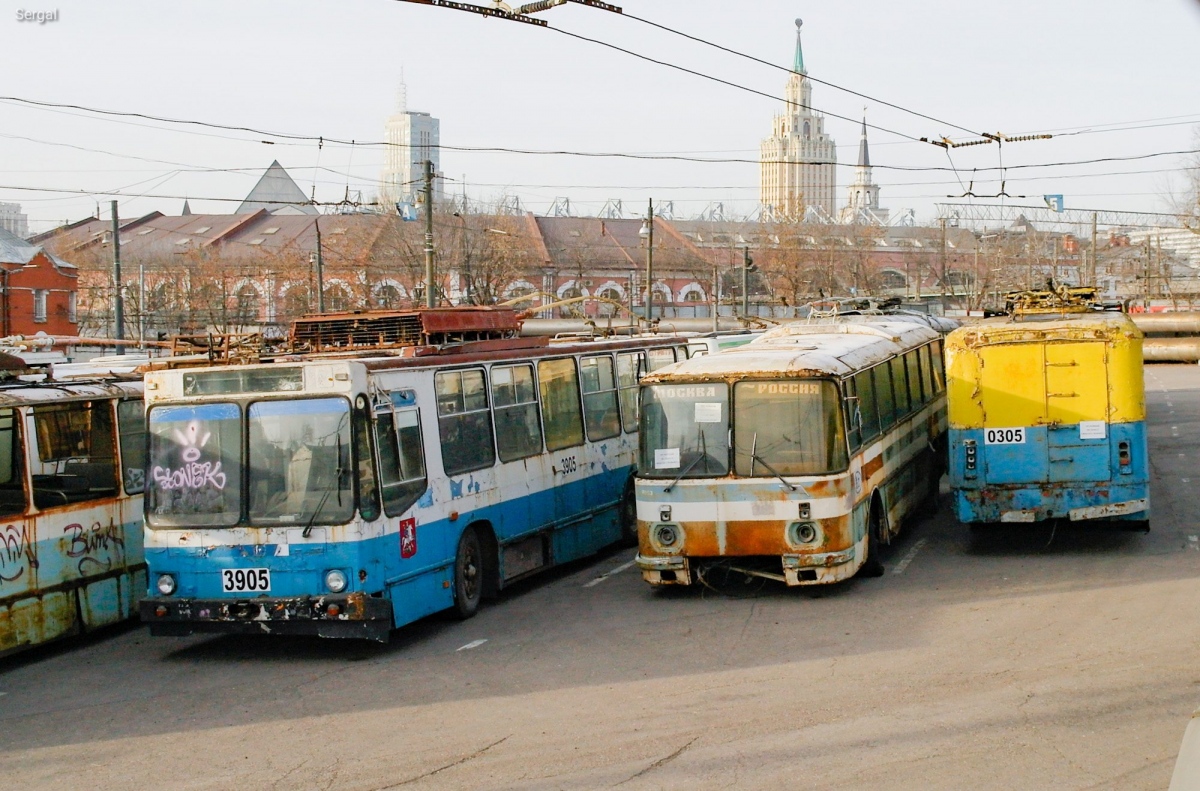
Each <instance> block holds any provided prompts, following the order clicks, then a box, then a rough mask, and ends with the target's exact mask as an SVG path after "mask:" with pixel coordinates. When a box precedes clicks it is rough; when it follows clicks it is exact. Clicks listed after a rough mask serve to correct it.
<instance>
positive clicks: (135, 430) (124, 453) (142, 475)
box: [117, 400, 146, 494]
mask: <svg viewBox="0 0 1200 791" xmlns="http://www.w3.org/2000/svg"><path fill="white" fill-rule="evenodd" d="M117 430H118V432H119V433H120V437H121V478H122V480H123V481H124V482H125V493H126V494H139V493H140V492H141V491H142V490H143V489H144V488H145V486H146V407H145V405H144V404H143V403H142V402H141V401H140V400H138V401H118V402H117Z"/></svg>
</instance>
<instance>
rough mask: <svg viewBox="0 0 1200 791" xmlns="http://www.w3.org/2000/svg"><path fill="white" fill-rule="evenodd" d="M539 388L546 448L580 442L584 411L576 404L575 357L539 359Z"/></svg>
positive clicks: (577, 384)
mask: <svg viewBox="0 0 1200 791" xmlns="http://www.w3.org/2000/svg"><path fill="white" fill-rule="evenodd" d="M538 383H539V384H540V385H541V391H542V422H543V423H544V424H545V427H546V450H549V451H555V450H562V449H563V448H570V447H574V446H575V445H582V444H583V415H582V413H581V410H580V407H579V376H578V375H577V374H576V373H575V360H574V359H573V358H571V357H568V358H566V359H564V360H542V361H541V362H539V363H538Z"/></svg>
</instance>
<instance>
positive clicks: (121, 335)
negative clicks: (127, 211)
mask: <svg viewBox="0 0 1200 791" xmlns="http://www.w3.org/2000/svg"><path fill="white" fill-rule="evenodd" d="M112 242H113V319H114V323H115V324H116V326H115V327H114V328H113V330H114V332H113V338H115V339H116V340H118V341H123V340H125V297H123V296H122V295H121V222H120V220H119V219H118V217H117V202H116V201H113V202H112ZM116 353H117V354H124V353H125V344H123V343H118V344H117V349H116Z"/></svg>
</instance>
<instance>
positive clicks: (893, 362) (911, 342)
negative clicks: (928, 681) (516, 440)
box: [636, 317, 945, 585]
mask: <svg viewBox="0 0 1200 791" xmlns="http://www.w3.org/2000/svg"><path fill="white" fill-rule="evenodd" d="M641 403H642V406H641V435H640V443H641V461H640V463H639V465H638V477H637V483H636V498H637V520H638V547H639V549H638V555H637V564H638V566H639V567H640V568H641V570H642V575H643V577H644V578H645V580H646V581H647V582H649V583H650V584H651V585H690V584H694V583H697V582H701V583H704V582H706V580H705V576H704V575H705V574H706V572H707V571H708V570H710V569H713V568H721V569H724V570H732V571H734V572H739V573H742V574H747V575H751V576H757V577H765V578H767V579H774V580H778V581H781V582H786V583H787V584H788V585H811V584H819V583H829V582H836V581H839V580H843V579H846V578H848V577H851V576H853V575H854V574H855V573H857V572H858V571H859V570H860V569H865V571H864V573H869V574H877V573H879V570H880V569H881V568H882V567H881V565H880V563H879V552H880V547H881V545H883V544H886V543H888V542H890V541H891V539H892V538H893V537H894V536H895V535H896V534H897V533H898V531H899V530H900V527H901V523H902V522H903V521H904V519H905V518H906V517H907V516H908V515H909V514H911V513H912V512H913V511H914V509H916V508H917V507H918V506H919V505H921V504H922V503H923V502H927V501H929V500H931V499H934V498H936V496H937V486H938V479H939V478H940V476H941V472H942V469H943V468H944V457H945V445H944V432H945V386H944V372H943V367H942V351H941V339H940V336H939V335H938V333H937V332H935V331H934V330H932V329H930V328H929V327H927V326H922V325H920V324H915V323H910V322H893V321H889V320H887V318H886V317H870V318H869V317H855V318H850V319H841V320H838V321H831V322H827V323H820V324H789V325H784V326H782V327H777V328H775V329H773V330H770V331H768V332H766V333H765V334H764V335H763V336H762V337H761V338H759V339H758V340H756V341H754V342H752V343H750V344H747V345H745V346H742V347H739V348H736V349H731V350H728V351H723V352H721V353H720V354H715V355H711V356H704V357H700V358H696V359H692V360H689V361H687V362H683V363H677V364H675V365H673V366H669V367H667V368H664V369H663V370H661V371H657V372H653V373H651V374H650V375H649V376H647V377H646V378H645V379H643V380H642V402H641Z"/></svg>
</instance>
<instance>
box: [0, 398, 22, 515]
mask: <svg viewBox="0 0 1200 791" xmlns="http://www.w3.org/2000/svg"><path fill="white" fill-rule="evenodd" d="M24 455H25V454H24V453H22V449H21V432H20V431H19V430H18V428H17V411H16V410H15V409H0V515H3V516H14V515H16V514H20V513H24V512H25V507H26V505H27V502H26V499H25V486H24V477H25V476H24V475H23V474H22V469H23V465H22V464H21V461H22V459H23V458H24Z"/></svg>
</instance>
